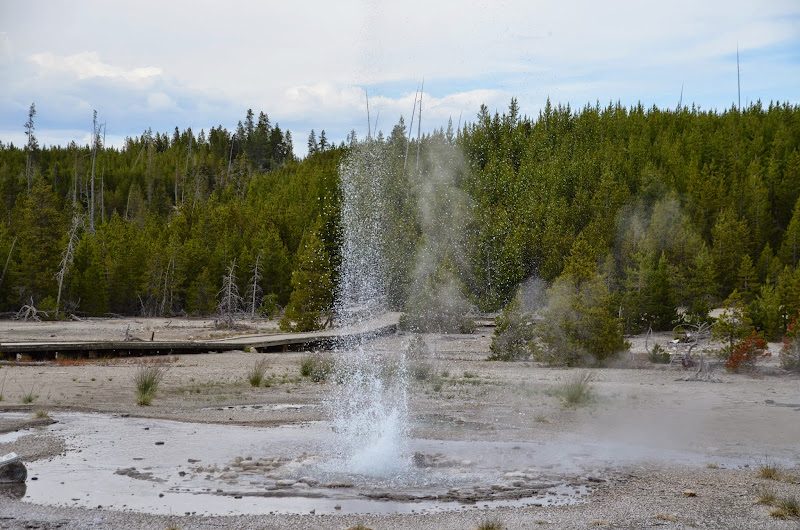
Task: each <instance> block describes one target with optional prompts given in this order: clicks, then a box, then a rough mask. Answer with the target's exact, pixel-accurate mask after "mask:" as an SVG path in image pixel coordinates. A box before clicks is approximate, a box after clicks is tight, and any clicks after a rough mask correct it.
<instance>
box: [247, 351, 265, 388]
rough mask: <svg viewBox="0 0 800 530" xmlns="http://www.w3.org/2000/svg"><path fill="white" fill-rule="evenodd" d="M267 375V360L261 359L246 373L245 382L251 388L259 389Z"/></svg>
mask: <svg viewBox="0 0 800 530" xmlns="http://www.w3.org/2000/svg"><path fill="white" fill-rule="evenodd" d="M266 375H267V358H266V357H262V358H261V359H259V360H257V361H256V362H255V363H253V366H251V367H250V370H248V372H247V382H248V383H250V386H252V387H259V386H261V383H262V382H263V381H264V379H265V378H266Z"/></svg>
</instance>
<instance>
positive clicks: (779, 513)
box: [756, 488, 800, 519]
mask: <svg viewBox="0 0 800 530" xmlns="http://www.w3.org/2000/svg"><path fill="white" fill-rule="evenodd" d="M756 504H762V505H764V506H772V509H771V510H770V511H769V514H770V515H771V516H772V517H774V518H776V519H796V518H798V517H800V501H798V500H797V497H796V496H795V495H787V496H778V494H777V493H775V490H773V489H772V488H763V489H762V490H760V491H759V493H758V497H756Z"/></svg>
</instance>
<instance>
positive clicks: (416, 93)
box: [403, 86, 419, 171]
mask: <svg viewBox="0 0 800 530" xmlns="http://www.w3.org/2000/svg"><path fill="white" fill-rule="evenodd" d="M417 97H419V86H417V91H416V92H415V93H414V107H413V108H412V109H411V124H410V125H409V126H408V139H407V140H406V156H405V158H404V159H403V170H404V171H405V169H406V163H407V162H408V148H409V147H410V146H411V132H412V131H413V130H414V115H415V114H416V113H417Z"/></svg>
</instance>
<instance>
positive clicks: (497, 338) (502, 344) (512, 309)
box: [488, 293, 535, 361]
mask: <svg viewBox="0 0 800 530" xmlns="http://www.w3.org/2000/svg"><path fill="white" fill-rule="evenodd" d="M534 336H535V329H534V322H533V315H532V314H531V313H528V312H526V311H524V308H523V307H522V298H521V295H520V294H519V293H517V295H516V296H515V297H514V299H513V300H511V302H509V303H508V305H507V306H506V308H505V310H504V311H503V314H502V315H500V316H499V317H498V318H497V327H495V328H494V335H493V336H492V345H491V346H489V350H490V351H491V352H492V353H491V354H490V355H489V358H488V360H490V361H520V360H525V359H528V358H530V356H531V355H532V354H533V348H532V342H533V340H534Z"/></svg>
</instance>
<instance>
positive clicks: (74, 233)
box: [55, 215, 83, 318]
mask: <svg viewBox="0 0 800 530" xmlns="http://www.w3.org/2000/svg"><path fill="white" fill-rule="evenodd" d="M81 226H83V216H81V215H76V216H75V217H73V218H72V228H70V230H69V241H68V242H67V249H66V251H65V252H64V257H63V258H62V259H61V265H60V267H59V269H58V272H57V273H56V279H57V280H58V296H57V297H56V316H55V318H58V310H59V307H60V306H61V291H62V288H63V287H64V277H65V276H66V275H67V271H68V270H69V266H70V265H72V258H73V257H74V254H75V247H76V246H77V244H78V230H79V229H80V227H81Z"/></svg>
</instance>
